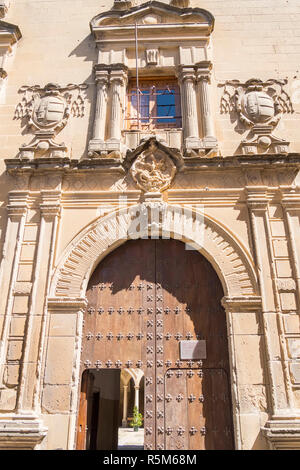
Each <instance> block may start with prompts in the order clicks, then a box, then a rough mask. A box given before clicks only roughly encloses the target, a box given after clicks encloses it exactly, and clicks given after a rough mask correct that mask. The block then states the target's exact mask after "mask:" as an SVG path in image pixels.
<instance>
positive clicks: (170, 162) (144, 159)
mask: <svg viewBox="0 0 300 470" xmlns="http://www.w3.org/2000/svg"><path fill="white" fill-rule="evenodd" d="M175 158H176V159H179V160H180V157H179V156H178V155H176V157H175ZM176 159H175V160H174V156H173V158H172V156H171V152H170V149H167V148H166V147H164V146H163V145H162V144H160V143H159V142H158V141H157V140H156V139H155V138H150V139H149V140H148V141H147V142H146V143H145V144H144V145H143V146H142V147H141V148H140V149H139V150H138V152H137V155H136V156H135V158H134V159H133V163H132V164H131V166H130V174H131V176H132V178H133V180H134V182H135V183H136V185H137V186H138V187H139V188H140V189H141V190H142V191H144V192H145V193H160V192H163V191H165V190H166V189H168V188H169V187H170V185H171V183H172V181H173V179H174V177H175V175H176V172H177V167H180V161H178V160H177V161H176Z"/></svg>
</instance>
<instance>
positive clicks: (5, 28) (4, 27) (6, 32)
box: [0, 4, 22, 45]
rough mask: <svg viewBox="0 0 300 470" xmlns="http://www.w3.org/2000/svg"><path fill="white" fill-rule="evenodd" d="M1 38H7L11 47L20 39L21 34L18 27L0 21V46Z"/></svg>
mask: <svg viewBox="0 0 300 470" xmlns="http://www.w3.org/2000/svg"><path fill="white" fill-rule="evenodd" d="M0 7H1V4H0ZM1 36H3V37H4V38H7V36H8V37H9V40H10V45H12V44H15V43H16V42H17V41H19V40H20V39H21V37H22V34H21V31H20V28H19V26H17V25H15V24H11V23H7V22H6V21H3V20H0V44H1V42H2V39H1ZM6 42H7V40H6V39H5V43H6Z"/></svg>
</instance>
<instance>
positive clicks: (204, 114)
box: [197, 64, 217, 148]
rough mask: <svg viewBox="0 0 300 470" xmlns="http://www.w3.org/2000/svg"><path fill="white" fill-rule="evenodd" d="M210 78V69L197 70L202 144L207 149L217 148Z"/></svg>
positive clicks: (200, 68)
mask: <svg viewBox="0 0 300 470" xmlns="http://www.w3.org/2000/svg"><path fill="white" fill-rule="evenodd" d="M205 65H206V64H205ZM210 78H211V76H210V67H209V68H208V67H207V68H202V67H201V66H200V67H199V68H198V70H197V91H198V100H199V103H200V120H201V127H202V143H203V146H204V147H205V148H211V147H217V139H216V137H215V128H214V120H213V113H212V106H211V96H210Z"/></svg>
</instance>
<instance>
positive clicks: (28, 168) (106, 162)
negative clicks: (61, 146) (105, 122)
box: [4, 157, 124, 175]
mask: <svg viewBox="0 0 300 470" xmlns="http://www.w3.org/2000/svg"><path fill="white" fill-rule="evenodd" d="M4 162H5V165H6V171H7V173H8V174H10V175H19V174H24V173H29V174H33V173H35V172H37V173H43V172H47V173H48V172H51V171H53V172H56V173H60V172H61V173H67V172H72V171H79V170H85V171H86V170H93V171H94V170H98V171H99V172H109V173H121V174H124V168H123V167H122V164H121V162H120V159H119V158H116V159H114V158H103V157H99V158H92V159H88V158H87V159H82V160H71V159H70V158H35V159H32V160H31V159H20V158H11V159H6V160H4Z"/></svg>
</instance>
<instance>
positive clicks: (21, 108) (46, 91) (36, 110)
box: [15, 83, 87, 133]
mask: <svg viewBox="0 0 300 470" xmlns="http://www.w3.org/2000/svg"><path fill="white" fill-rule="evenodd" d="M86 89H87V85H85V84H80V85H72V84H70V85H67V86H66V87H61V86H59V85H58V84H56V83H48V84H47V85H46V86H45V87H44V88H41V87H40V86H39V85H35V86H23V87H22V88H21V89H20V90H19V92H20V93H22V94H23V99H22V101H21V102H20V103H19V104H18V105H17V107H16V110H15V119H24V118H25V119H27V120H28V126H29V127H31V128H33V129H34V130H35V131H37V132H39V131H52V132H55V133H57V132H59V131H60V130H61V129H63V128H64V127H65V125H66V124H67V121H68V119H69V117H70V115H71V114H72V115H73V116H74V117H83V116H84V111H85V108H84V100H83V97H82V91H83V90H86ZM74 91H77V93H78V95H77V97H76V98H74V96H73V93H74Z"/></svg>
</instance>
